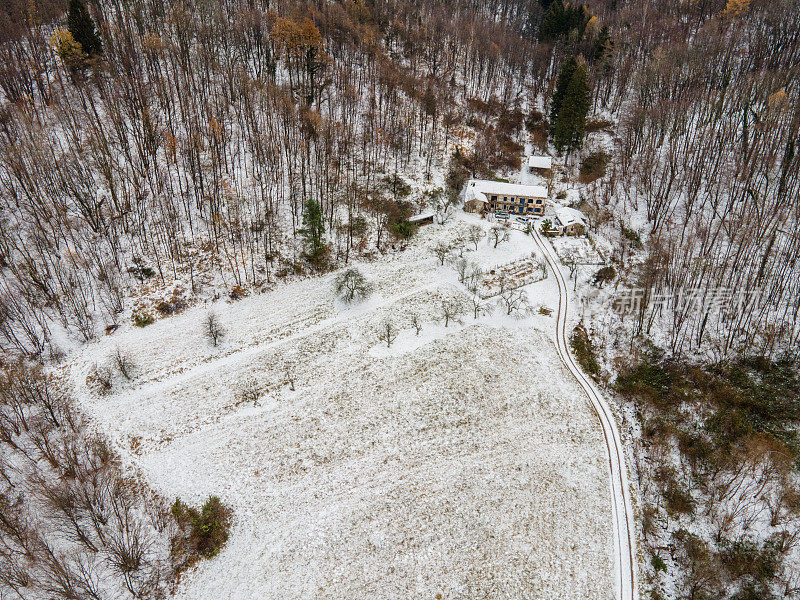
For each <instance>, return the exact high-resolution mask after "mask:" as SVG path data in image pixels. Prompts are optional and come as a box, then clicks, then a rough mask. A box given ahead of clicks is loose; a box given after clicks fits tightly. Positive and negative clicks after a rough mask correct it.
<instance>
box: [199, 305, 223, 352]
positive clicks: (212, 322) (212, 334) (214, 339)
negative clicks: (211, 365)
mask: <svg viewBox="0 0 800 600" xmlns="http://www.w3.org/2000/svg"><path fill="white" fill-rule="evenodd" d="M203 326H204V329H205V334H206V338H208V341H210V342H211V345H212V346H216V345H217V344H218V343H219V342H220V341H222V338H223V337H224V336H225V328H224V327H222V325H221V324H220V322H219V319H218V318H217V315H216V314H215V313H213V312H210V313H208V314H207V315H206V318H205V320H204V321H203Z"/></svg>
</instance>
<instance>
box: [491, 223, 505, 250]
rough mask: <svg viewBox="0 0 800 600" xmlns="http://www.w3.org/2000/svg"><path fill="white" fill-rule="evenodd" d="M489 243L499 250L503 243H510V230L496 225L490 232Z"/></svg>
mask: <svg viewBox="0 0 800 600" xmlns="http://www.w3.org/2000/svg"><path fill="white" fill-rule="evenodd" d="M489 241H490V242H491V243H492V244H493V247H494V248H497V246H499V245H500V244H502V243H503V242H507V241H508V228H507V227H503V226H502V225H495V226H494V227H492V228H491V229H490V230H489Z"/></svg>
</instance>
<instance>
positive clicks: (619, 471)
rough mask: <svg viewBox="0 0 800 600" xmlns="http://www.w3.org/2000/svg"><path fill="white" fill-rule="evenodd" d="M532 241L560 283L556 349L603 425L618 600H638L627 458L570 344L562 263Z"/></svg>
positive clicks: (543, 242)
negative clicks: (576, 360)
mask: <svg viewBox="0 0 800 600" xmlns="http://www.w3.org/2000/svg"><path fill="white" fill-rule="evenodd" d="M533 239H534V241H535V242H536V245H537V246H538V248H539V249H540V250H541V251H542V253H543V254H544V257H545V259H546V260H547V263H548V264H549V265H550V270H551V271H552V273H553V276H554V277H555V279H556V282H557V283H558V291H559V298H558V315H557V317H556V345H557V347H558V354H559V356H560V357H561V361H562V362H563V363H564V365H565V366H566V367H567V368H568V369H569V370H570V372H571V373H572V374H573V375H574V376H575V379H577V381H578V383H579V384H580V385H581V387H582V388H583V389H584V391H585V392H586V395H587V396H589V402H590V403H591V405H592V408H593V409H594V412H595V414H596V415H597V418H598V420H599V421H600V427H601V428H602V430H603V437H604V438H605V442H606V447H607V449H608V463H609V469H610V475H611V500H612V514H613V519H614V545H615V554H616V562H617V569H616V582H617V598H619V600H636V598H637V595H636V537H635V532H634V527H635V521H634V517H633V509H632V508H631V499H630V485H629V482H628V471H627V469H626V468H625V454H624V448H623V446H622V441H621V439H620V435H619V429H618V428H617V423H616V421H615V420H614V415H613V414H612V412H611V408H610V407H609V405H608V402H606V400H605V399H604V398H603V396H602V394H601V393H600V391H599V390H598V389H597V387H596V386H595V385H594V383H593V382H592V381H591V380H590V379H589V378H588V377H587V376H586V375H585V374H584V373H583V371H582V370H581V368H580V367H579V366H578V364H577V363H576V362H575V358H574V357H573V355H572V352H570V350H569V346H568V344H567V313H568V310H569V292H568V288H567V283H566V281H565V279H564V275H563V273H562V272H561V269H560V260H559V259H558V256H556V253H555V250H554V249H553V246H552V244H550V243H549V242H548V241H546V240H544V239H542V237H541V236H540V235H539V232H538V231H536V229H535V228H533Z"/></svg>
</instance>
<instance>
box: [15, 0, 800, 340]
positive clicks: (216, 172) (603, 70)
mask: <svg viewBox="0 0 800 600" xmlns="http://www.w3.org/2000/svg"><path fill="white" fill-rule="evenodd" d="M62 4H63V3H60V2H48V1H44V0H40V1H38V2H22V1H21V0H20V1H14V2H9V3H6V5H5V8H4V13H3V15H2V16H3V21H2V28H3V29H2V40H3V43H2V44H1V45H0V53H2V56H1V58H2V61H0V62H2V70H0V89H2V92H3V95H4V102H3V107H2V128H0V144H1V145H0V186H2V187H1V188H0V189H1V190H2V195H1V196H0V197H1V198H2V219H3V227H2V234H1V237H0V260H1V261H2V269H3V270H2V275H3V276H2V280H1V281H2V286H3V289H2V295H0V298H1V299H2V317H3V318H2V320H0V331H1V332H2V342H0V343H2V347H3V348H4V349H7V350H11V351H15V352H24V353H27V354H39V353H42V352H45V353H50V354H52V353H56V354H57V353H58V352H59V351H63V350H60V349H59V347H58V346H59V345H58V344H57V345H56V347H55V348H54V347H53V346H52V345H51V344H50V341H51V339H52V336H53V334H54V330H55V329H58V330H62V329H66V331H67V332H68V333H69V335H70V336H72V337H74V338H75V339H78V340H88V339H91V338H93V337H94V336H96V335H97V334H98V332H100V331H102V328H103V327H106V326H108V325H114V324H117V323H119V321H120V319H123V318H126V314H127V315H129V314H130V312H128V311H130V309H131V303H130V300H129V299H130V297H131V295H136V294H137V293H140V291H141V289H142V287H143V284H144V283H145V282H146V283H148V284H151V285H155V286H158V285H160V286H164V287H166V286H167V285H168V284H169V283H170V282H172V281H174V280H176V279H181V280H191V284H192V285H193V286H195V287H199V286H200V285H201V284H202V282H203V281H205V278H208V277H212V278H213V284H214V286H215V288H217V287H218V288H219V289H220V291H221V292H222V293H229V292H230V291H231V290H233V289H234V288H236V289H239V288H241V289H244V290H250V289H254V288H256V289H257V288H259V287H260V286H263V285H265V284H269V283H270V282H271V281H274V279H275V278H276V277H280V276H281V275H286V274H288V273H292V272H296V271H297V270H298V269H299V270H304V269H306V268H307V267H308V266H309V265H307V264H304V261H303V260H302V258H301V253H302V248H301V247H300V246H301V244H300V243H299V241H298V230H299V229H301V228H302V218H303V212H304V207H305V203H306V201H307V200H309V199H314V200H315V201H317V202H318V203H319V204H320V206H321V209H322V212H323V215H324V222H325V225H326V231H327V234H326V236H327V238H328V242H329V247H330V249H331V252H330V253H329V254H327V255H326V256H325V258H324V262H326V263H334V264H335V263H341V262H346V261H347V260H349V257H351V256H352V255H353V253H357V254H364V253H371V252H375V251H376V250H382V249H383V247H384V245H385V244H386V243H387V242H389V243H391V241H392V240H391V239H390V238H391V235H392V232H393V229H392V225H393V224H394V223H396V222H398V221H399V220H402V218H403V216H404V215H407V214H408V212H409V211H410V210H413V209H414V208H419V207H422V206H423V205H426V204H431V203H433V204H435V203H439V204H444V203H446V202H447V201H448V199H447V195H448V194H455V193H457V192H459V191H460V190H457V189H449V188H448V182H449V183H450V185H451V186H452V185H453V184H454V182H455V183H458V182H459V181H461V180H460V178H459V176H458V173H457V172H452V171H453V170H451V169H450V167H451V164H450V163H451V156H452V154H453V151H454V150H455V148H456V147H458V148H460V149H461V150H462V152H463V153H464V154H465V155H468V156H466V158H464V159H463V160H461V161H460V162H459V165H458V166H461V163H464V164H466V165H467V168H468V169H469V170H470V171H472V172H477V173H479V174H480V173H483V174H484V175H489V174H493V173H502V172H503V169H504V168H508V167H509V166H510V167H513V166H514V163H515V161H516V160H518V155H519V154H520V151H521V145H520V144H521V143H522V142H523V141H524V137H525V134H526V124H527V128H528V130H530V131H533V132H534V133H535V134H536V135H534V136H533V138H534V139H535V140H538V142H539V143H540V144H542V145H543V144H545V143H546V137H547V127H546V125H545V126H542V121H543V120H544V119H545V117H544V114H545V113H546V112H547V110H548V107H549V103H550V100H551V93H552V90H553V87H554V84H555V79H556V75H557V74H558V71H559V68H560V65H561V64H562V63H563V61H564V60H565V58H566V57H568V56H570V55H581V56H583V57H585V60H586V61H587V63H588V71H589V75H590V79H591V84H592V88H593V93H592V98H591V102H592V107H591V111H590V114H592V115H594V116H593V117H592V118H590V120H589V122H588V127H589V131H590V132H591V131H592V129H597V130H607V131H610V132H612V133H613V136H612V138H611V141H609V142H607V143H606V145H608V146H610V147H609V148H607V150H608V151H609V153H610V154H611V157H612V162H611V164H610V165H609V167H608V168H607V175H606V176H605V177H603V178H601V179H600V180H598V181H596V182H595V183H593V184H591V185H589V186H588V187H587V189H586V190H585V192H584V193H583V195H584V197H585V200H586V202H587V203H588V204H589V205H591V207H592V209H593V211H594V213H595V215H596V219H595V223H596V226H597V227H606V228H611V229H617V230H618V229H619V222H620V220H622V221H623V225H624V226H625V227H626V228H633V229H634V230H635V231H638V232H640V233H641V235H642V236H644V237H645V239H646V240H647V242H648V255H647V260H646V261H644V262H642V263H640V264H636V265H627V264H626V257H622V259H621V262H622V264H623V268H625V267H627V268H629V269H630V270H631V271H632V276H633V277H635V278H636V280H637V282H638V284H639V285H642V286H644V287H645V288H646V289H647V290H648V295H651V294H657V293H660V292H663V291H664V290H677V289H679V288H709V289H710V288H720V287H723V288H737V289H739V288H742V287H744V288H747V289H756V288H757V289H759V290H760V291H761V295H760V296H759V297H758V301H757V302H752V303H750V304H748V305H746V306H745V307H743V308H742V310H740V311H738V312H737V314H734V315H727V316H726V320H725V322H720V323H717V322H715V321H714V319H711V320H709V318H708V312H707V309H705V308H704V306H703V303H699V304H698V303H682V304H680V305H677V306H674V307H673V306H670V307H667V308H666V309H665V308H662V307H661V305H659V310H657V311H656V310H653V311H647V310H644V309H643V311H642V314H641V316H640V319H639V321H640V322H639V324H638V327H639V328H640V329H643V330H648V329H649V328H650V327H651V326H652V322H653V320H654V319H657V318H661V317H663V320H665V321H666V322H667V323H668V325H669V339H668V342H669V346H670V348H671V349H672V350H674V351H682V350H690V349H693V348H696V347H698V346H700V345H702V344H703V343H704V342H705V341H706V337H707V335H708V333H709V332H710V333H711V335H713V337H714V341H715V343H716V344H718V345H720V346H721V351H722V353H723V354H725V353H727V352H728V351H729V350H730V349H731V347H733V349H734V350H735V351H737V352H738V351H742V350H746V349H747V348H748V347H751V346H753V345H755V344H759V350H762V349H763V350H765V351H767V352H777V351H779V349H785V348H786V347H787V346H791V345H792V344H791V343H792V342H793V341H794V340H795V339H796V336H797V334H798V329H797V321H796V318H797V308H798V298H800V294H798V290H797V281H798V278H797V277H795V276H793V274H794V273H795V271H794V269H795V260H794V258H793V257H795V256H796V255H797V244H798V240H797V236H796V235H795V234H794V232H795V230H796V222H797V207H796V203H792V199H793V198H795V197H796V195H797V192H798V185H799V184H798V170H799V169H798V165H800V158H798V157H797V155H796V152H795V151H794V139H795V137H796V134H797V129H798V112H797V111H798V103H797V95H798V90H797V82H796V78H795V77H794V76H793V74H794V73H795V68H796V64H797V62H798V52H800V50H798V24H797V22H796V19H793V18H792V15H793V14H794V13H793V11H794V9H795V8H796V6H795V5H794V3H793V2H790V1H781V2H734V1H733V0H731V1H730V2H728V3H727V5H726V3H725V2H676V3H662V2H655V1H653V2H649V1H644V2H592V3H590V4H589V5H588V7H587V8H585V9H580V10H578V9H577V7H575V6H572V5H568V7H567V8H566V9H564V8H563V7H562V10H561V12H560V13H559V11H557V10H556V11H554V10H553V7H552V6H551V7H550V8H548V9H545V7H544V6H543V5H542V4H539V3H536V2H487V3H484V4H482V5H481V6H480V7H475V6H473V5H472V4H471V3H466V2H464V3H461V2H456V3H454V4H453V3H450V4H448V5H446V6H445V5H443V4H441V3H438V2H422V3H420V2H413V3H411V2H402V1H401V2H381V1H379V2H334V3H328V2H321V3H308V4H305V3H299V4H298V3H295V2H287V3H280V2H270V3H266V2H265V3H259V2H245V1H244V0H242V1H234V0H231V1H227V2H220V3H217V2H200V3H196V2H152V1H147V2H145V1H143V0H142V1H139V0H133V1H130V2H114V1H102V2H101V1H97V2H90V3H89V7H90V9H91V11H90V12H91V14H92V16H93V17H94V20H95V22H96V24H97V25H96V26H97V32H98V34H99V37H100V39H101V40H102V46H101V52H100V53H98V54H96V55H93V56H92V57H91V58H83V57H80V56H72V55H71V54H70V50H69V48H68V47H64V46H63V44H62V46H60V50H58V51H55V50H54V46H53V44H57V40H54V39H53V31H54V29H55V27H56V26H57V25H59V23H60V21H59V19H60V18H62V17H60V14H61V12H60V9H63V8H64V7H63V5H62ZM544 4H549V3H544ZM556 6H560V3H556ZM554 12H555V13H556V14H555V16H554V15H553V13H554ZM540 40H541V41H540ZM59 53H60V54H61V57H59ZM602 139H603V138H598V142H597V143H598V144H601V143H602ZM586 146H587V147H586V148H585V149H584V150H583V153H584V154H587V153H588V152H589V151H590V150H591V143H589V144H587V145H586ZM572 154H573V156H571V157H570V159H571V161H572V162H573V163H574V162H575V161H576V160H577V157H576V156H575V155H574V154H575V153H572ZM467 158H468V160H467ZM454 170H455V171H458V169H454ZM448 172H450V173H451V175H452V176H451V177H449V178H448V177H446V174H447V173H448ZM397 177H400V178H406V179H413V180H415V181H416V182H417V183H418V184H419V185H418V186H417V188H416V191H415V194H413V195H411V196H408V195H407V194H408V191H407V188H406V187H404V186H402V185H398V181H397ZM408 202H410V203H411V205H410V206H409V205H407V204H406V203H408ZM414 205H416V206H414ZM314 266H319V265H314ZM211 280H212V279H209V281H211ZM662 312H667V314H666V315H663V314H661V313H662ZM743 331H747V332H749V334H748V335H742V332H743ZM754 331H756V332H759V333H762V334H763V336H755V335H752V333H753V332H754ZM58 337H59V338H61V337H62V336H61V335H59V336H58ZM62 344H63V341H62Z"/></svg>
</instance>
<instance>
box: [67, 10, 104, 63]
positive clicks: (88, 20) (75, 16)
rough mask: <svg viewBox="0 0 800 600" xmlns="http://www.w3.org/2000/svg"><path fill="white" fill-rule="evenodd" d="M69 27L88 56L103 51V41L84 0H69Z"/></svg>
mask: <svg viewBox="0 0 800 600" xmlns="http://www.w3.org/2000/svg"><path fill="white" fill-rule="evenodd" d="M67 27H68V28H69V31H70V33H71V34H72V37H73V38H74V39H75V41H76V42H78V43H79V44H80V45H81V48H83V51H84V53H85V54H86V55H87V56H97V55H98V54H102V53H103V43H102V42H101V41H100V36H99V35H97V30H96V29H95V26H94V21H93V20H92V17H91V15H90V14H89V11H88V10H87V8H86V4H85V2H84V0H69V13H68V15H67Z"/></svg>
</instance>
